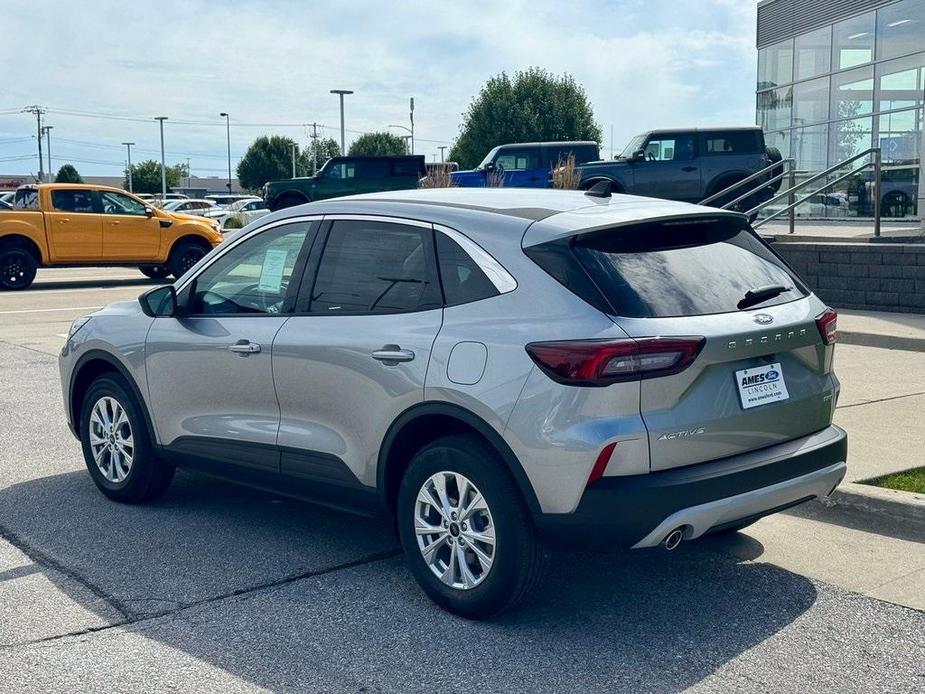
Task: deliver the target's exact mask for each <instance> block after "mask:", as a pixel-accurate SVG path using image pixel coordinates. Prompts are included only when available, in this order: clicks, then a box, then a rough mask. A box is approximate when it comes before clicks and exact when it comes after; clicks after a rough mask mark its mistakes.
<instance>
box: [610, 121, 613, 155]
mask: <svg viewBox="0 0 925 694" xmlns="http://www.w3.org/2000/svg"><path fill="white" fill-rule="evenodd" d="M610 158H611V159H613V123H611V124H610Z"/></svg>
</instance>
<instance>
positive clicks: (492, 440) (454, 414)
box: [376, 401, 542, 517]
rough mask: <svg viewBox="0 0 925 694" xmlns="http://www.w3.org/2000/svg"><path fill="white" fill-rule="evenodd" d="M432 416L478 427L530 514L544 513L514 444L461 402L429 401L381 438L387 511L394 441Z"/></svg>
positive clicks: (379, 482)
mask: <svg viewBox="0 0 925 694" xmlns="http://www.w3.org/2000/svg"><path fill="white" fill-rule="evenodd" d="M430 415H441V416H444V417H450V418H453V419H456V420H458V421H459V422H460V423H462V424H464V425H466V426H468V427H470V428H471V429H473V430H475V431H476V433H478V434H479V435H481V436H482V437H483V438H484V439H485V440H486V441H488V443H489V445H491V446H492V448H494V449H495V451H496V452H497V453H498V455H499V456H500V457H501V459H502V460H503V461H504V463H505V466H506V467H507V468H508V470H509V471H510V473H511V475H512V476H513V478H514V482H515V483H516V484H517V487H518V488H519V489H520V492H521V494H523V498H524V500H525V501H526V502H527V507H528V508H529V510H530V513H531V515H532V516H534V517H536V516H537V515H539V514H541V513H542V511H541V508H540V503H539V500H538V499H537V498H536V492H535V491H534V490H533V485H532V484H530V480H529V478H528V477H527V473H526V472H525V471H524V469H523V465H521V463H520V460H518V458H517V456H516V455H515V454H514V451H512V450H511V447H510V446H509V445H508V444H507V442H506V441H505V440H504V437H503V436H501V434H499V433H498V431H497V430H496V429H495V428H494V427H492V426H491V425H490V424H488V422H486V421H485V420H484V419H482V418H481V417H479V416H478V415H477V414H474V413H473V412H471V411H470V410H467V409H466V408H464V407H462V406H461V405H456V404H454V403H449V402H439V401H428V402H422V403H418V404H416V405H412V406H411V407H409V408H408V409H407V410H405V411H404V412H402V413H401V414H400V415H399V416H398V417H397V418H396V419H395V421H393V422H392V425H391V426H390V427H389V429H388V431H387V432H386V434H385V437H384V438H383V439H382V445H381V446H380V447H379V457H378V465H377V466H376V487H377V489H378V490H379V498H380V501H381V503H382V505H383V507H384V508H385V510H386V513H388V514H390V515H391V513H392V509H390V508H389V506H388V496H387V489H386V465H387V463H388V459H389V454H390V453H391V450H392V447H393V445H394V444H395V440H396V439H397V438H398V435H399V434H400V433H401V431H402V430H403V429H404V428H405V427H406V426H408V425H409V424H411V423H412V422H414V421H415V420H417V419H420V418H421V417H426V416H430Z"/></svg>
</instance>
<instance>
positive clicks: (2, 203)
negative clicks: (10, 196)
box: [0, 200, 13, 210]
mask: <svg viewBox="0 0 925 694" xmlns="http://www.w3.org/2000/svg"><path fill="white" fill-rule="evenodd" d="M12 209H13V206H12V205H11V204H10V203H8V202H7V201H6V200H0V210H12Z"/></svg>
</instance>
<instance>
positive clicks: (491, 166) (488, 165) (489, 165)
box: [485, 161, 495, 172]
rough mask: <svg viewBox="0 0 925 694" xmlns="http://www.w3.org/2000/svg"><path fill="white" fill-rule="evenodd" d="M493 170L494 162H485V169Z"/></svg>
mask: <svg viewBox="0 0 925 694" xmlns="http://www.w3.org/2000/svg"><path fill="white" fill-rule="evenodd" d="M494 170H495V163H494V162H491V161H490V162H488V163H487V164H485V171H489V172H491V171H494Z"/></svg>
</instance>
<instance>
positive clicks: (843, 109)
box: [756, 0, 925, 217]
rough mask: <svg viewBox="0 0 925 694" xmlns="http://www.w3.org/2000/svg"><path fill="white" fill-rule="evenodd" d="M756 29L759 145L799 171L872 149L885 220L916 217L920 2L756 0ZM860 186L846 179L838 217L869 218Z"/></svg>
mask: <svg viewBox="0 0 925 694" xmlns="http://www.w3.org/2000/svg"><path fill="white" fill-rule="evenodd" d="M757 29H758V31H757V47H758V80H757V89H756V94H757V119H758V120H757V122H758V124H759V125H761V126H762V127H763V128H764V130H765V132H766V138H767V141H768V144H769V145H771V146H774V147H777V148H778V149H780V151H781V152H782V153H783V155H784V157H793V158H794V160H795V164H796V167H797V168H798V169H802V170H808V171H820V170H822V169H825V168H827V167H829V166H832V165H833V164H836V163H838V162H840V161H843V160H845V159H847V158H849V157H851V156H852V155H854V154H857V153H859V152H862V151H864V150H865V149H868V148H870V147H873V146H879V147H880V148H881V150H882V156H883V164H884V173H883V187H882V200H883V211H884V215H886V216H893V217H897V216H912V215H913V214H915V213H916V198H917V194H918V186H919V178H920V162H921V155H922V139H923V134H922V131H923V126H922V123H923V120H925V119H923V103H925V0H898V1H896V0H761V1H760V2H759V3H758V27H757ZM860 163H861V162H857V163H856V164H855V166H856V165H857V164H860ZM869 181H870V177H869V175H865V176H861V177H858V179H857V180H855V181H846V182H845V190H844V194H843V195H842V196H841V197H840V198H839V197H837V196H836V198H835V199H834V200H833V202H835V203H838V202H839V201H844V202H843V204H842V207H843V208H844V209H842V210H840V213H841V214H843V215H850V216H858V215H861V216H864V215H867V214H870V208H871V206H870V200H869V193H870V191H871V186H870V184H869ZM823 214H824V213H823Z"/></svg>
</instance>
